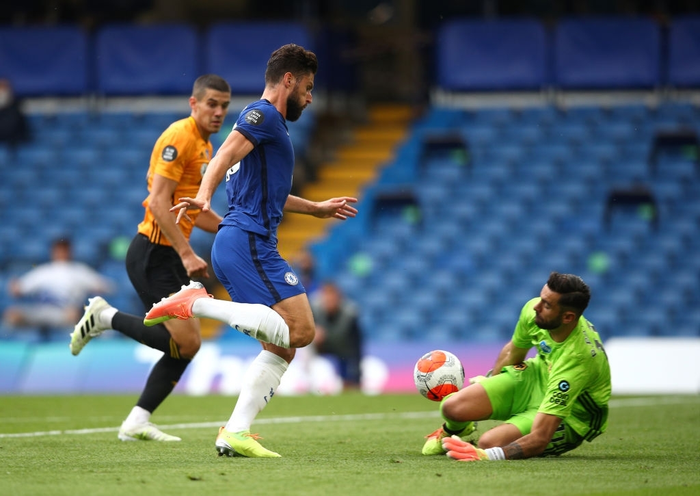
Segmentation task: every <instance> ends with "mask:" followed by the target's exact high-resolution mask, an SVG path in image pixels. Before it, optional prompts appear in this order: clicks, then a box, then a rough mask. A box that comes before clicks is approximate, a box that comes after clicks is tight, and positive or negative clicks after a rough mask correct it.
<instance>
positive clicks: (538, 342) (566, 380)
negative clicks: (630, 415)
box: [513, 298, 611, 441]
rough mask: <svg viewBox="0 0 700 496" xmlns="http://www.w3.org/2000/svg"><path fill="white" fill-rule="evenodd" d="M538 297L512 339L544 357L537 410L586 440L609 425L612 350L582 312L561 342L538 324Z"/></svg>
mask: <svg viewBox="0 0 700 496" xmlns="http://www.w3.org/2000/svg"><path fill="white" fill-rule="evenodd" d="M539 300H540V299H539V298H533V299H532V300H530V301H528V302H527V303H526V304H525V306H524V307H523V309H522V311H521V312H520V319H519V320H518V323H517V325H516V326H515V331H514V333H513V345H515V346H517V347H518V348H526V349H529V348H532V347H533V346H534V347H536V348H537V357H536V358H534V359H533V360H534V361H540V360H541V361H542V362H541V363H544V364H545V366H540V367H538V369H539V370H540V371H541V372H540V375H541V377H540V383H541V384H542V385H543V387H544V399H543V400H542V404H541V405H540V407H539V410H538V412H542V413H546V414H549V415H556V416H557V417H560V418H561V419H563V420H564V421H565V422H566V423H567V424H568V425H569V426H571V428H573V429H574V430H575V431H576V432H577V433H578V434H579V435H581V436H582V437H583V438H584V439H586V440H587V441H591V440H593V439H594V438H595V437H596V436H598V435H600V434H602V433H603V432H605V429H606V427H607V425H608V401H609V400H610V391H611V382H610V365H609V364H608V356H607V355H606V353H605V350H604V349H603V345H602V343H601V341H600V336H599V335H598V333H597V332H596V330H595V328H594V327H593V325H592V324H591V323H590V322H588V321H587V320H586V319H585V318H584V317H583V316H581V318H579V321H578V324H577V326H576V328H574V330H573V331H572V332H571V334H570V335H569V337H568V338H566V340H565V341H564V342H562V343H557V342H555V341H554V340H552V338H551V337H550V335H549V331H547V330H545V329H540V328H539V327H537V325H536V324H535V310H534V308H533V307H534V306H535V305H536V304H537V303H538V301H539Z"/></svg>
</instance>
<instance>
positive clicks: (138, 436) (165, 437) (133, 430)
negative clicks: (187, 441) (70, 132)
mask: <svg viewBox="0 0 700 496" xmlns="http://www.w3.org/2000/svg"><path fill="white" fill-rule="evenodd" d="M118 437H119V439H120V440H122V441H181V439H180V438H179V437H177V436H171V435H170V434H166V433H165V432H163V431H161V430H160V429H158V427H156V426H155V425H153V424H152V423H150V422H146V423H143V424H130V423H129V422H128V421H126V420H125V421H124V422H123V423H122V426H121V427H120V428H119V436H118Z"/></svg>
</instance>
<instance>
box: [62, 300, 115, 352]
mask: <svg viewBox="0 0 700 496" xmlns="http://www.w3.org/2000/svg"><path fill="white" fill-rule="evenodd" d="M108 308H113V307H112V306H111V305H110V304H109V303H107V302H106V301H105V299H104V298H102V297H100V296H95V297H94V298H90V299H88V305H87V306H86V307H85V313H84V314H83V316H82V318H81V319H80V320H79V321H78V323H77V324H76V325H75V328H74V330H73V332H72V333H71V335H70V345H69V347H70V352H71V353H72V354H73V355H75V356H77V355H78V353H80V351H81V350H82V349H83V348H84V347H85V345H86V344H88V343H89V342H90V340H91V339H92V338H95V337H97V336H99V335H100V334H102V333H103V332H104V331H106V330H107V329H109V325H108V324H105V323H103V322H101V321H100V313H102V311H104V310H106V309H108Z"/></svg>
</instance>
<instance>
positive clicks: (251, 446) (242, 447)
mask: <svg viewBox="0 0 700 496" xmlns="http://www.w3.org/2000/svg"><path fill="white" fill-rule="evenodd" d="M258 439H261V438H260V437H259V436H258V435H257V434H251V433H250V431H241V432H229V431H227V430H226V429H225V428H224V427H222V428H220V429H219V435H218V436H216V451H217V453H219V456H245V457H248V458H280V457H281V455H280V454H279V453H275V452H274V451H270V450H268V449H266V448H263V447H262V445H261V444H260V443H259V442H258V441H257V440H258Z"/></svg>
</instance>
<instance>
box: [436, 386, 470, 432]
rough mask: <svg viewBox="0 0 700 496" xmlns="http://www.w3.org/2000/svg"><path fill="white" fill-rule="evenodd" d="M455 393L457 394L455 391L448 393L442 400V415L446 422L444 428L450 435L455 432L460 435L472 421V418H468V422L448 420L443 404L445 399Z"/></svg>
mask: <svg viewBox="0 0 700 496" xmlns="http://www.w3.org/2000/svg"><path fill="white" fill-rule="evenodd" d="M453 394H455V393H450V394H448V395H447V396H445V397H444V398H443V399H442V401H441V402H440V415H442V418H443V419H444V420H445V424H444V425H443V426H442V428H443V429H444V430H445V432H446V433H448V434H449V435H450V436H452V435H455V434H456V435H459V433H460V432H462V431H463V430H464V429H465V428H466V427H467V426H468V425H469V424H470V423H471V420H468V421H466V422H460V421H458V420H448V419H447V418H445V415H443V413H442V406H443V405H444V404H445V400H447V398H449V397H450V396H452V395H453Z"/></svg>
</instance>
